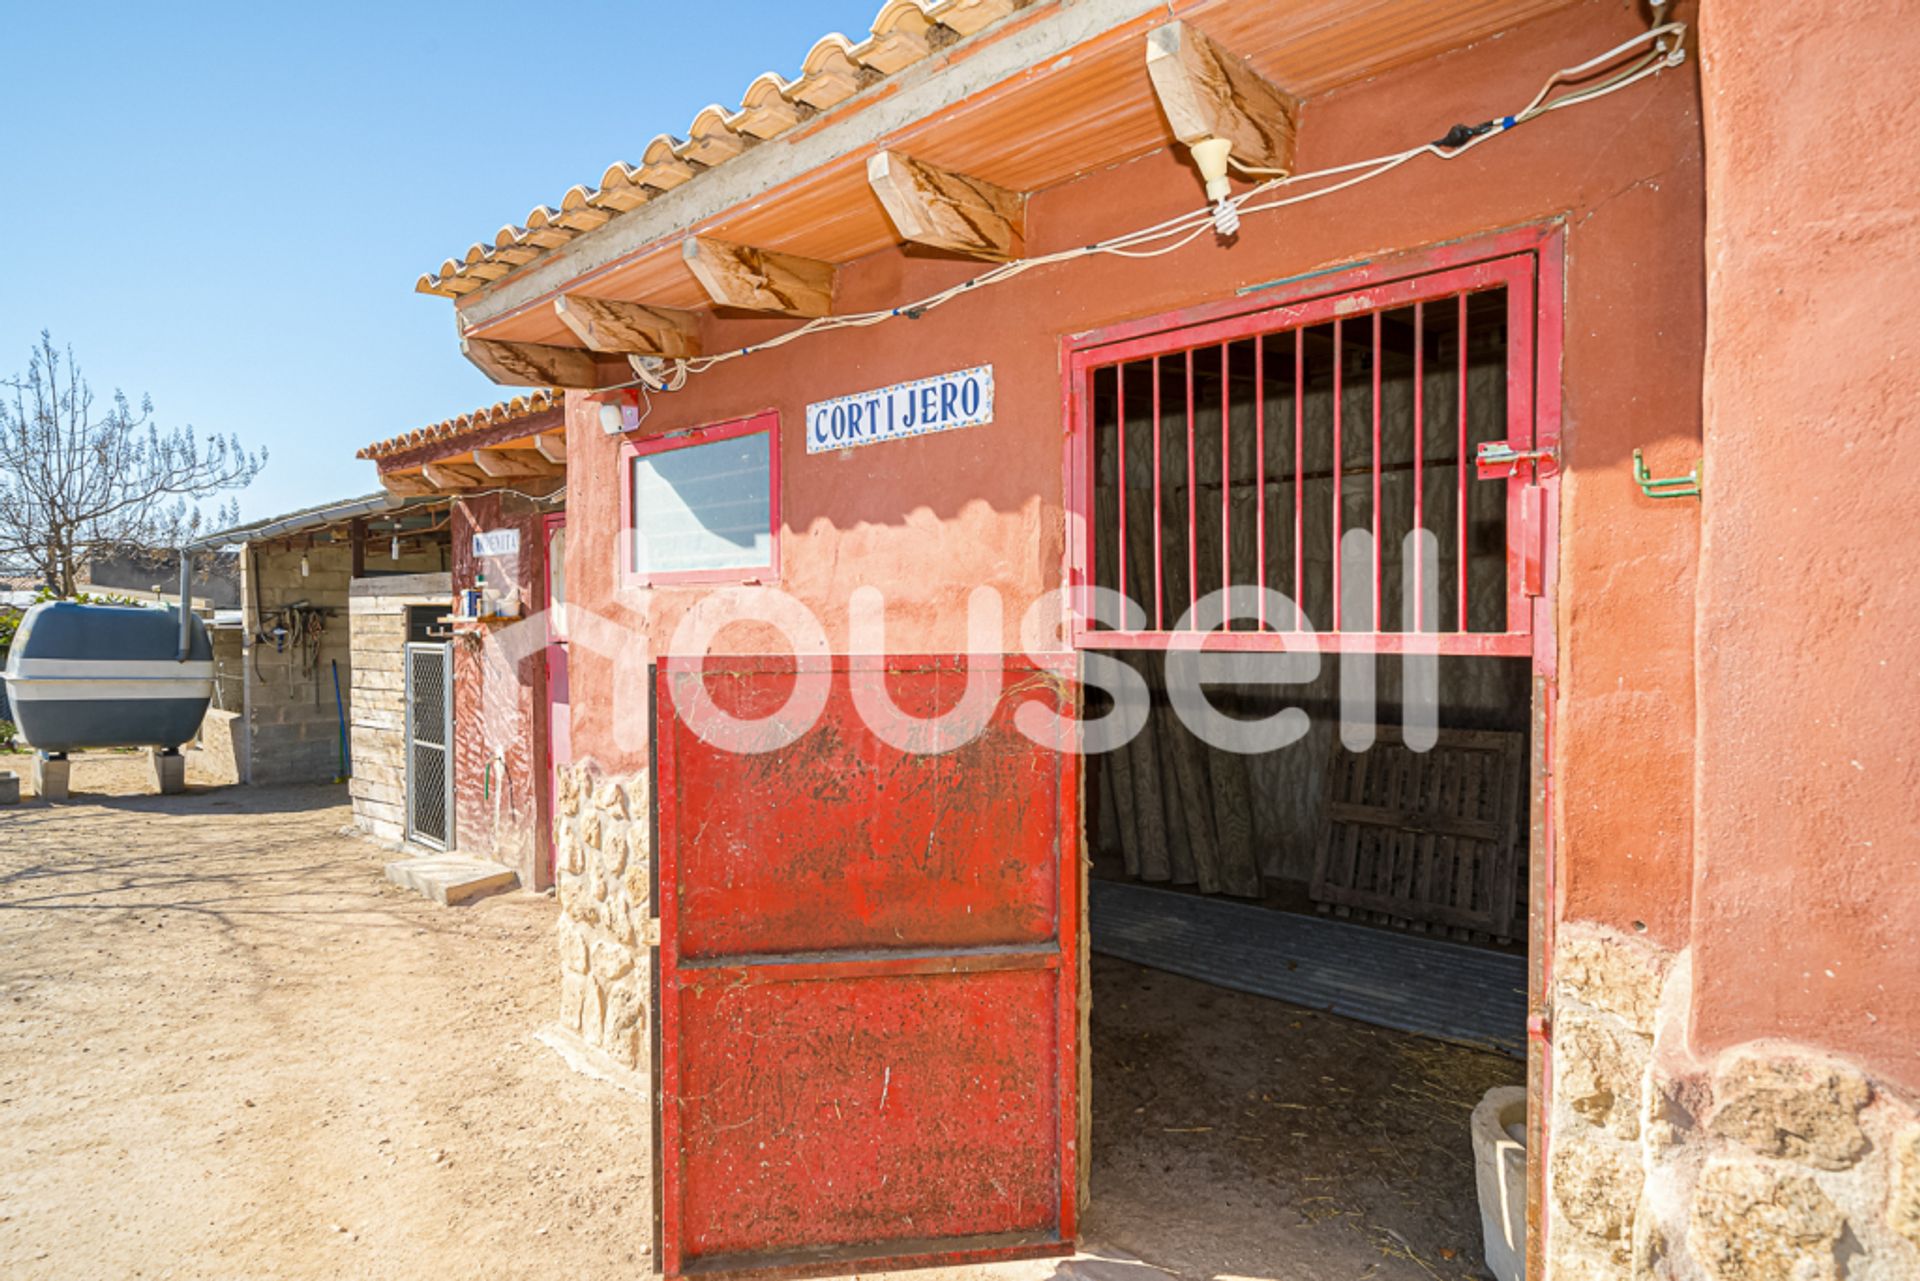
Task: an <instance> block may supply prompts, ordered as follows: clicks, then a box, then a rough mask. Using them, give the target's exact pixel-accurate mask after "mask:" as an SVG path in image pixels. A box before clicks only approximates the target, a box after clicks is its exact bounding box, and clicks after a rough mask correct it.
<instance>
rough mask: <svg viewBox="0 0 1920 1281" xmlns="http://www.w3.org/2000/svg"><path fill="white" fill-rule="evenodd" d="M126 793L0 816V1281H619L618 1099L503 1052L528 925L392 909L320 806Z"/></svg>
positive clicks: (308, 793) (532, 942) (626, 1124)
mask: <svg viewBox="0 0 1920 1281" xmlns="http://www.w3.org/2000/svg"><path fill="white" fill-rule="evenodd" d="M14 759H15V760H19V761H22V764H17V765H16V764H8V765H7V766H5V768H12V769H15V770H17V771H19V772H22V773H24V758H14ZM192 764H193V762H192V761H191V760H190V761H189V766H190V768H189V774H188V781H189V784H190V785H191V784H193V783H195V782H196V781H199V777H200V776H199V775H198V773H197V771H195V770H193V769H192V768H191V767H192ZM142 767H143V763H142V762H141V760H140V759H139V758H137V757H132V756H97V755H89V756H86V757H82V758H79V759H77V760H76V762H75V765H74V770H73V789H74V803H73V804H71V805H66V806H59V807H48V806H45V805H41V804H38V803H30V804H27V805H23V806H21V807H20V808H18V809H13V810H0V994H3V995H0V1001H3V1002H4V1004H3V1005H0V1134H4V1135H5V1138H4V1141H0V1154H3V1155H0V1275H4V1276H6V1277H9V1278H16V1279H22V1278H33V1277H62V1278H65V1277H108V1276H114V1277H163V1276H174V1277H189V1276H195V1277H198V1276H222V1277H237V1276H246V1277H323V1276H324V1277H361V1276H365V1277H383V1278H387V1277H418V1276H426V1275H429V1274H432V1275H436V1276H442V1277H482V1276H484V1277H534V1276H542V1277H570V1278H571V1277H589V1276H591V1277H601V1276H617V1275H624V1276H633V1275H637V1274H640V1273H642V1272H644V1271H646V1264H647V1259H646V1254H645V1251H646V1249H647V1242H648V1233H649V1220H650V1216H651V1211H650V1209H649V1205H650V1196H651V1194H650V1192H649V1190H648V1177H647V1170H646V1169H645V1162H644V1161H643V1160H642V1159H641V1158H640V1157H639V1156H638V1155H637V1154H636V1153H635V1151H634V1150H633V1149H632V1147H631V1146H630V1143H629V1140H628V1136H629V1135H630V1134H632V1133H633V1132H634V1130H635V1128H637V1127H638V1126H639V1125H640V1124H641V1116H640V1114H641V1110H642V1104H641V1102H640V1101H639V1100H638V1099H637V1098H635V1097H634V1096H633V1095H631V1094H628V1093H625V1092H623V1091H621V1090H618V1089H616V1088H615V1087H613V1086H612V1085H609V1084H606V1083H603V1082H599V1081H595V1080H592V1079H589V1078H587V1077H584V1076H579V1075H576V1074H574V1073H572V1072H570V1071H568V1070H567V1069H566V1068H565V1066H564V1065H563V1064H562V1063H561V1061H560V1059H559V1058H558V1056H557V1055H555V1054H554V1052H553V1051H552V1050H550V1049H548V1048H547V1047H546V1046H544V1045H541V1044H539V1043H537V1042H535V1041H534V1040H533V1039H532V1034H533V1033H534V1032H535V1031H537V1030H538V1029H539V1028H540V1027H541V1026H542V1025H543V1024H545V1023H546V1022H548V1021H550V1020H551V1019H552V1017H553V1015H554V1013H555V1012H556V1011H557V1009H558V998H557V995H556V989H557V981H558V979H557V971H556V970H555V968H554V959H553V958H554V951H553V946H552V942H551V938H550V934H549V930H550V928H551V925H552V920H553V912H554V906H553V903H552V901H551V900H549V899H546V898H539V897H534V896H531V895H519V894H513V895H503V896H500V897H497V898H493V899H489V900H486V901H484V902H482V903H479V904H476V905H474V906H472V907H470V908H466V909H462V910H458V911H448V910H446V909H443V908H438V907H434V906H432V905H431V904H429V903H427V902H426V901H425V900H423V899H420V898H417V897H413V896H410V895H407V894H404V893H402V892H401V891H400V890H398V889H395V888H393V887H392V886H389V885H388V884H387V883H386V881H385V880H384V879H383V878H382V876H381V872H380V857H381V856H380V854H379V852H378V851H377V850H376V849H374V847H372V846H371V845H368V844H365V843H363V842H361V841H359V840H357V839H353V838H349V837H345V836H343V835H341V830H342V828H343V827H345V825H346V824H347V822H348V817H349V815H348V810H347V807H346V803H345V802H346V794H345V789H344V788H330V787H318V788H286V789H241V788H229V789H221V790H212V791H199V792H195V793H193V794H189V795H186V796H169V797H159V796H144V795H139V794H138V793H139V792H140V791H141V790H142V788H143V785H144V784H143V780H142V777H141V775H142ZM103 793H111V794H110V795H103Z"/></svg>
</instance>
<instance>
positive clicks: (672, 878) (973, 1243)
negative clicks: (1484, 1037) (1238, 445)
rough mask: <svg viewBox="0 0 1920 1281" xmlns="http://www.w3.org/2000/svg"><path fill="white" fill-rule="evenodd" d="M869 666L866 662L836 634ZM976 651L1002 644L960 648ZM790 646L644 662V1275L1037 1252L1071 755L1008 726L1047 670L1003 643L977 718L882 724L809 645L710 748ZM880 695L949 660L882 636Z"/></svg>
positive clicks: (1067, 1236) (1071, 939)
mask: <svg viewBox="0 0 1920 1281" xmlns="http://www.w3.org/2000/svg"><path fill="white" fill-rule="evenodd" d="M862 661H864V662H866V663H868V664H869V665H870V664H871V660H855V663H856V665H857V664H859V663H861V662H862ZM985 661H987V662H991V663H996V664H997V663H1000V662H1001V661H1002V660H999V659H997V658H990V659H987V660H985ZM791 667H792V663H791V660H788V661H787V662H786V663H781V662H779V661H777V660H774V661H766V660H718V659H710V660H708V662H707V664H706V671H705V675H704V676H702V675H701V674H699V673H697V672H694V671H692V670H689V669H688V668H687V667H685V666H684V665H681V664H677V663H675V662H673V661H669V662H667V663H665V664H663V665H662V669H661V674H660V688H659V707H660V713H659V716H660V720H659V728H658V734H659V777H660V791H659V796H660V811H659V814H660V861H659V869H660V885H661V956H660V976H661V993H660V1006H661V1008H660V1022H659V1028H660V1035H661V1097H662V1116H661V1141H662V1157H663V1160H662V1167H663V1168H662V1177H661V1187H660V1196H661V1207H660V1208H661V1221H662V1234H663V1240H662V1256H661V1262H662V1265H663V1267H664V1268H665V1269H666V1271H667V1272H668V1273H669V1274H681V1273H687V1272H696V1271H698V1272H712V1271H748V1270H752V1271H762V1270H768V1269H792V1270H819V1269H821V1268H826V1269H828V1270H834V1269H838V1268H841V1267H844V1266H845V1265H847V1264H849V1263H853V1262H859V1263H860V1264H861V1266H862V1269H863V1270H868V1269H871V1268H874V1267H877V1266H882V1265H890V1266H898V1265H901V1264H904V1263H910V1262H947V1261H958V1260H962V1259H970V1258H994V1257H1009V1256H1013V1255H1022V1254H1037V1253H1049V1252H1060V1251H1064V1250H1066V1249H1068V1248H1070V1247H1071V1242H1072V1239H1073V1231H1074V1222H1073V1220H1074V1201H1075V1187H1076V1170H1075V1161H1076V1151H1075V1149H1076V1145H1077V1115H1078V1114H1077V1096H1076V1089H1077V1080H1078V1077H1077V1061H1076V1054H1077V1049H1076V1046H1077V1014H1076V998H1077V989H1076V979H1075V976H1076V975H1077V974H1078V971H1079V967H1078V963H1077V959H1076V957H1075V949H1076V947H1077V940H1078V895H1077V889H1076V887H1077V880H1076V879H1074V878H1075V877H1076V876H1077V868H1076V867H1075V865H1074V864H1073V863H1072V861H1071V851H1072V850H1073V849H1074V848H1075V833H1077V830H1078V828H1077V823H1078V817H1077V803H1078V798H1077V787H1078V781H1077V774H1076V773H1075V771H1074V765H1075V758H1074V757H1073V756H1072V755H1070V754H1068V753H1065V752H1061V751H1057V750H1054V748H1053V747H1042V746H1039V745H1037V744H1035V743H1034V742H1032V741H1030V740H1029V739H1028V738H1027V737H1026V736H1025V735H1023V734H1022V733H1021V732H1020V731H1019V730H1018V729H1017V728H1016V726H1015V723H1014V714H1015V711H1016V709H1017V708H1018V707H1019V705H1020V704H1021V703H1023V702H1032V701H1038V702H1040V703H1042V704H1043V705H1046V706H1050V707H1052V708H1053V709H1054V710H1056V711H1062V712H1064V711H1066V710H1067V707H1068V702H1069V700H1070V697H1071V695H1070V694H1069V692H1068V687H1067V686H1066V685H1065V683H1064V682H1062V681H1060V680H1058V679H1056V678H1054V677H1053V676H1051V675H1048V674H1045V673H1041V672H1039V671H1037V670H1036V669H1035V668H1033V667H1032V666H1031V665H1027V664H1023V663H1019V662H1016V661H1014V660H1006V677H1005V684H1006V686H1007V687H1008V689H1009V690H1014V691H1017V692H1014V693H1005V694H1003V696H1002V698H1001V699H1000V701H999V703H998V705H997V706H996V707H995V709H994V711H993V713H992V715H991V717H990V718H989V721H988V725H987V728H986V730H985V731H984V733H982V734H981V736H980V737H978V738H977V739H975V740H974V741H973V742H972V743H970V744H968V745H966V746H963V747H959V748H957V749H955V750H953V751H951V752H947V753H944V754H938V755H919V754H916V753H914V752H911V751H903V750H901V749H899V748H896V747H893V746H889V745H888V744H887V743H885V742H884V741H882V740H881V738H880V737H879V736H878V735H876V734H875V733H873V732H872V731H871V730H870V729H868V728H867V726H866V725H865V724H864V723H863V721H862V717H861V716H860V715H859V713H858V711H857V709H856V707H855V705H854V702H853V699H852V695H851V682H852V681H853V680H857V679H871V678H873V677H874V673H872V672H867V673H864V674H863V673H861V672H858V671H854V672H850V671H849V664H848V660H844V659H842V660H837V661H835V662H833V664H832V670H831V674H830V678H831V682H832V684H831V688H830V693H829V696H828V701H827V707H826V711H825V713H824V714H823V716H822V717H821V719H820V721H819V723H818V724H817V725H816V726H815V728H814V729H813V730H812V731H811V732H809V733H808V734H806V735H804V736H803V737H801V738H800V739H799V740H797V741H796V742H794V743H793V744H791V745H790V746H787V747H785V748H781V749H779V750H776V751H772V752H765V753H757V754H735V753H732V752H728V751H725V750H722V749H718V748H715V747H713V746H710V745H709V744H707V743H705V742H703V741H702V740H701V739H700V738H699V737H698V736H697V735H696V734H695V733H693V732H692V730H690V729H689V728H688V727H687V725H686V724H685V722H684V721H683V720H682V719H681V718H680V716H679V715H678V713H677V711H676V709H677V708H678V707H680V706H683V705H684V704H685V701H686V698H687V695H688V690H689V682H692V681H696V680H704V682H705V685H706V689H707V690H708V692H709V694H710V696H711V697H712V698H713V700H714V702H715V703H716V705H718V706H720V707H722V708H723V709H724V710H726V711H728V712H730V713H732V714H734V715H736V716H741V717H750V716H758V715H763V714H765V713H767V712H770V711H772V710H773V709H775V708H776V707H777V706H778V705H779V704H780V703H781V702H783V701H784V700H785V698H786V696H787V692H788V690H789V689H790V688H791V685H792V679H793V678H792V674H791ZM888 667H889V670H888V672H887V673H886V676H885V679H886V682H887V687H888V690H889V692H890V693H891V694H892V696H893V701H894V702H895V703H896V704H898V705H899V706H901V707H902V709H903V710H905V711H908V712H912V713H914V714H916V715H928V714H931V713H934V712H937V711H941V710H944V709H945V708H946V707H948V706H951V705H952V704H953V703H954V702H955V701H957V700H958V698H959V696H960V690H961V687H962V686H963V685H964V682H965V673H964V671H963V669H962V668H961V667H960V663H959V660H955V659H951V658H895V659H889V660H888Z"/></svg>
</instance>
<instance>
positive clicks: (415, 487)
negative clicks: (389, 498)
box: [380, 472, 440, 498]
mask: <svg viewBox="0 0 1920 1281" xmlns="http://www.w3.org/2000/svg"><path fill="white" fill-rule="evenodd" d="M380 486H381V488H383V489H385V490H386V491H387V492H388V493H390V494H398V495H400V496H401V497H402V498H420V497H424V496H425V495H427V494H437V493H439V492H440V491H439V490H438V489H436V488H434V485H433V482H432V481H430V480H428V479H427V478H426V477H425V476H422V475H421V474H420V473H419V472H381V473H380Z"/></svg>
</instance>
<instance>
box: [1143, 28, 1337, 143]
mask: <svg viewBox="0 0 1920 1281" xmlns="http://www.w3.org/2000/svg"><path fill="white" fill-rule="evenodd" d="M1147 74H1148V75H1149V76H1150V77H1151V78H1152V80H1153V90H1154V93H1155V94H1157V95H1158V96H1159V99H1160V108H1161V110H1162V111H1164V112H1165V113H1166V117H1167V123H1168V124H1169V125H1171V126H1172V128H1173V134H1174V137H1176V138H1178V139H1179V140H1180V141H1181V142H1184V143H1187V144H1189V145H1191V144H1193V143H1196V142H1200V141H1202V140H1203V139H1206V138H1225V139H1226V140H1227V141H1228V142H1230V143H1232V144H1233V154H1234V155H1235V156H1236V157H1238V158H1239V159H1240V160H1241V161H1243V162H1244V163H1246V164H1249V165H1254V166H1257V167H1259V168H1262V169H1279V170H1285V171H1287V172H1289V173H1291V172H1292V171H1293V146H1294V132H1295V129H1296V127H1297V125H1298V123H1299V119H1300V102H1299V99H1297V98H1295V97H1294V96H1293V95H1292V94H1290V93H1287V92H1286V91H1285V90H1283V89H1280V88H1277V87H1275V86H1274V85H1272V84H1270V83H1268V82H1267V81H1266V80H1265V79H1263V78H1262V77H1261V76H1260V74H1259V73H1258V72H1256V71H1254V70H1253V69H1252V68H1251V67H1249V66H1247V64H1246V63H1245V62H1244V61H1242V60H1241V59H1239V58H1236V57H1235V56H1234V55H1233V54H1232V53H1231V52H1230V51H1228V50H1226V49H1222V48H1221V47H1220V46H1219V45H1217V44H1215V43H1214V42H1213V41H1212V40H1211V39H1209V38H1208V36H1207V34H1206V33H1205V32H1203V31H1201V30H1200V29H1199V28H1197V27H1195V26H1193V25H1191V24H1189V23H1185V22H1169V23H1168V24H1166V25H1165V26H1163V27H1156V28H1154V29H1153V30H1152V31H1150V32H1148V33H1147Z"/></svg>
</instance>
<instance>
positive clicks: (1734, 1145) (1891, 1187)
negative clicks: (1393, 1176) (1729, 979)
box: [1547, 926, 1920, 1281]
mask: <svg viewBox="0 0 1920 1281" xmlns="http://www.w3.org/2000/svg"><path fill="white" fill-rule="evenodd" d="M1554 964H1555V980H1554V1073H1553V1087H1552V1115H1551V1118H1550V1121H1551V1127H1552V1153H1553V1156H1552V1167H1551V1169H1550V1170H1549V1172H1548V1194H1547V1195H1548V1201H1549V1207H1548V1223H1549V1228H1548V1239H1547V1253H1548V1259H1549V1275H1550V1276H1551V1278H1552V1281H1586V1279H1587V1278H1635V1279H1636V1281H1637V1279H1638V1278H1674V1279H1675V1281H1909V1279H1910V1278H1914V1277H1920V1119H1917V1116H1916V1112H1915V1109H1914V1108H1913V1107H1912V1106H1911V1105H1910V1104H1909V1103H1908V1102H1906V1101H1903V1100H1901V1099H1899V1098H1897V1097H1895V1096H1894V1095H1893V1094H1892V1093H1890V1092H1889V1091H1888V1090H1887V1089H1886V1088H1885V1087H1884V1086H1883V1085H1882V1084H1881V1083H1878V1082H1875V1081H1873V1080H1870V1079H1869V1078H1868V1077H1867V1076H1865V1075H1864V1074H1863V1073H1861V1072H1860V1071H1859V1070H1858V1069H1857V1068H1855V1067H1854V1066H1853V1065H1851V1064H1849V1063H1847V1062H1845V1061H1843V1060H1841V1059H1838V1058H1834V1057H1831V1056H1827V1055H1823V1054H1821V1053H1819V1052H1817V1051H1816V1050H1813V1049H1811V1048H1809V1047H1805V1046H1799V1045H1794V1044H1790V1043H1787V1042H1779V1041H1767V1042H1753V1043H1751V1044H1747V1045H1740V1046H1735V1047H1732V1048H1730V1049H1728V1050H1726V1051H1724V1052H1722V1053H1721V1054H1719V1055H1718V1056H1717V1057H1715V1058H1713V1059H1712V1060H1710V1061H1700V1060H1698V1059H1696V1058H1695V1057H1694V1056H1692V1055H1691V1054H1690V1053H1689V1050H1688V1046H1687V1037H1686V1032H1687V1011H1688V1008H1689V998H1690V996H1691V987H1692V980H1691V958H1690V957H1689V956H1688V955H1687V953H1685V952H1680V953H1672V952H1666V951H1663V950H1661V949H1659V948H1656V947H1653V946H1651V945H1649V944H1647V943H1645V942H1643V941H1641V940H1639V939H1637V938H1632V937H1628V936H1623V935H1620V934H1616V933H1613V932H1611V931H1608V930H1604V929H1601V928H1599V927H1591V926H1569V927H1563V933H1562V937H1561V938H1560V939H1559V941H1558V943H1557V945H1556V947H1555V953H1554Z"/></svg>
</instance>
